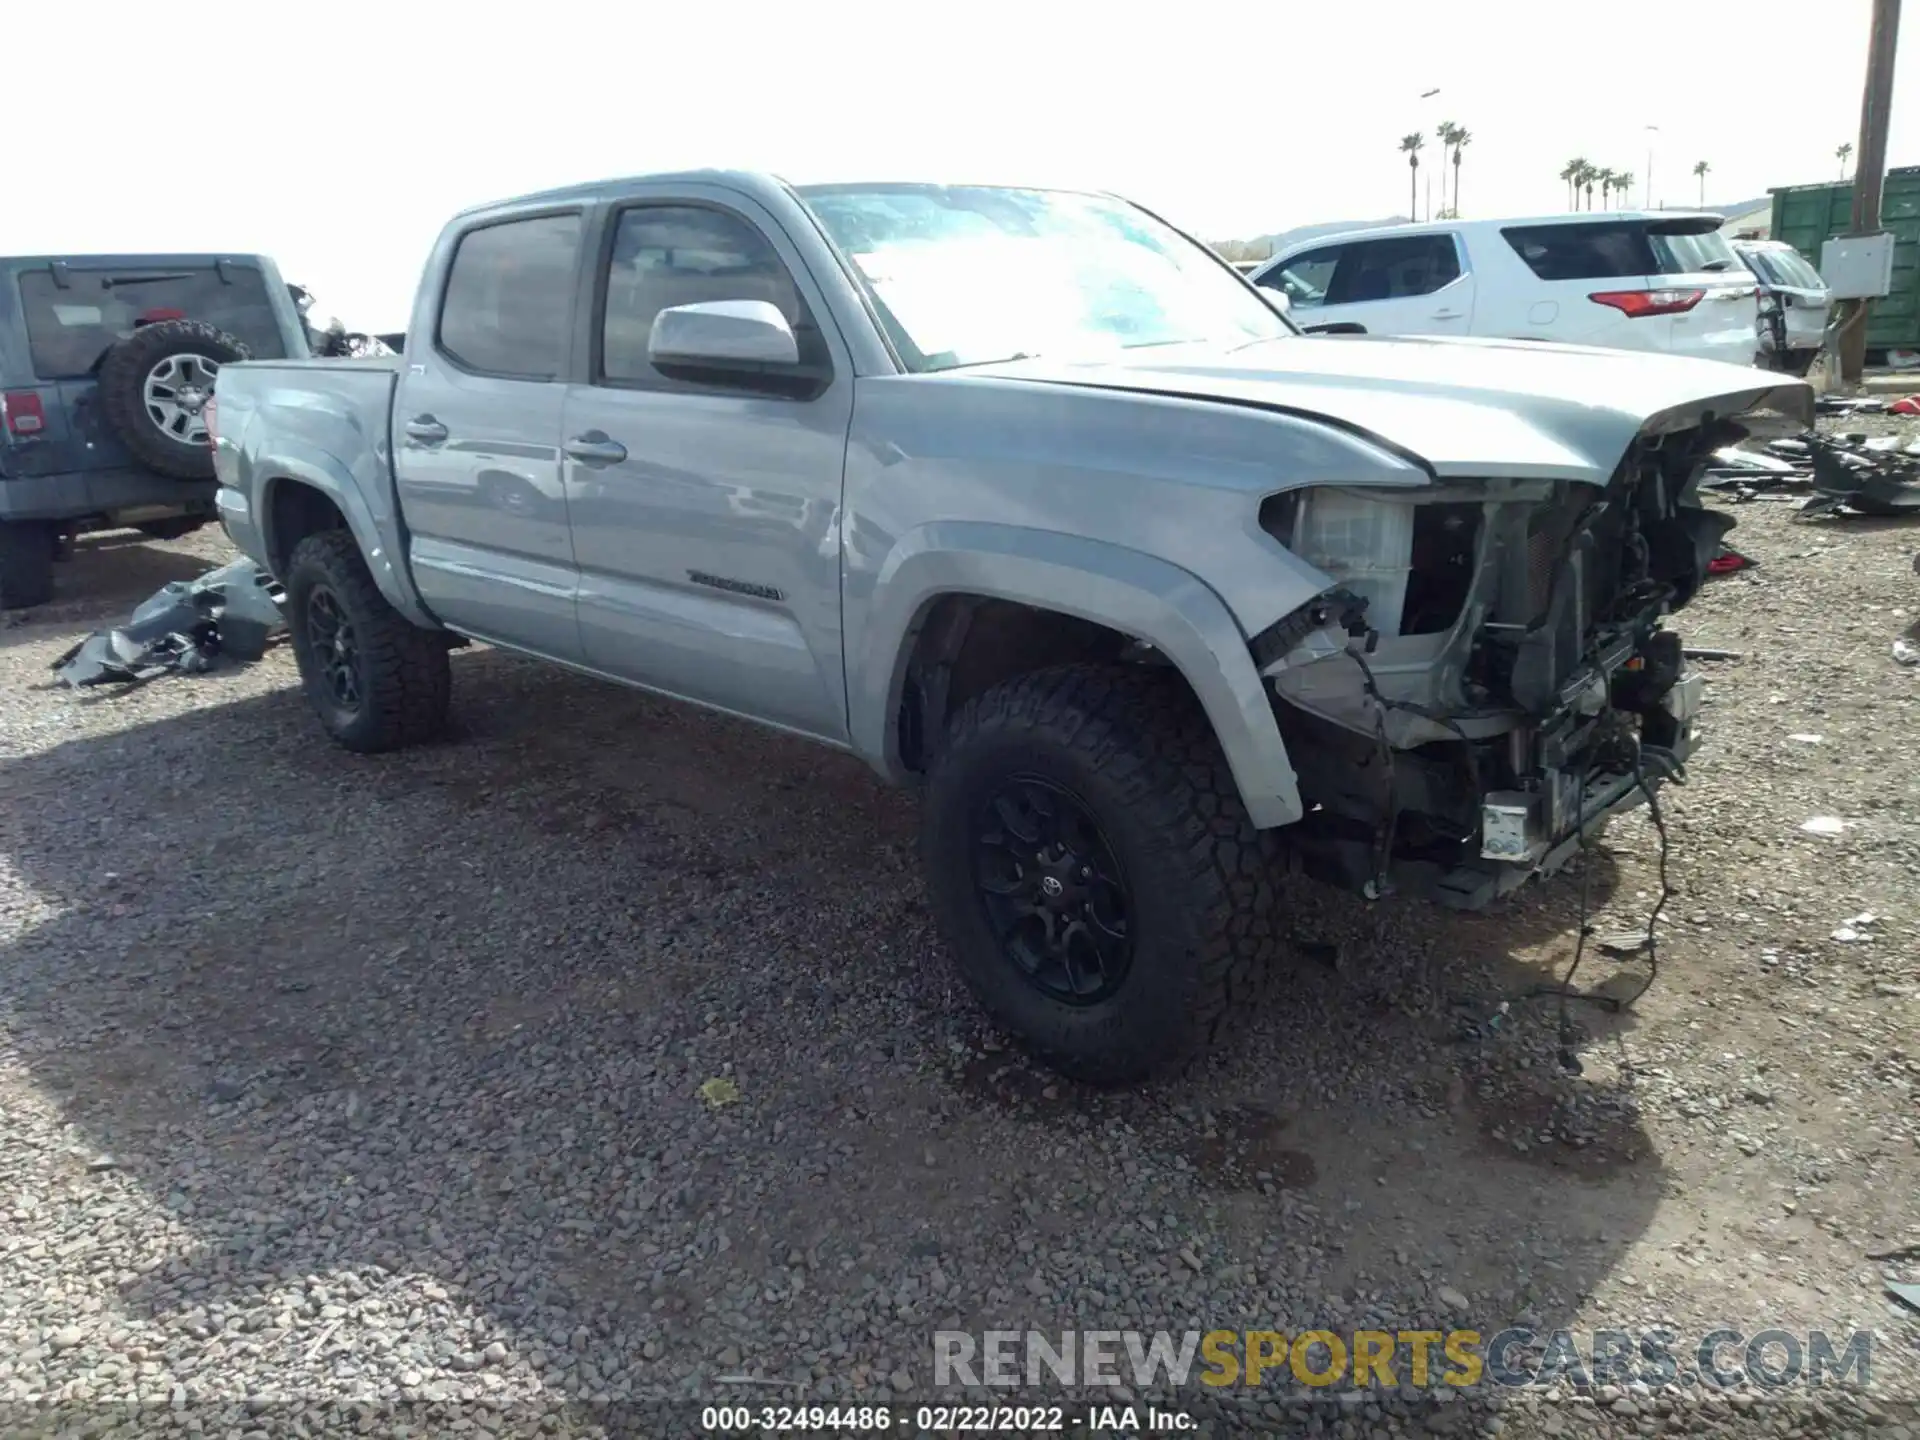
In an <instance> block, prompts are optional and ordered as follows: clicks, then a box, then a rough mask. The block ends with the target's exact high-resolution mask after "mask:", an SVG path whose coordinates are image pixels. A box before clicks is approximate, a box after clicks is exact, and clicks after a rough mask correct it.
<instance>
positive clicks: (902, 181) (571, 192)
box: [453, 169, 1106, 220]
mask: <svg viewBox="0 0 1920 1440" xmlns="http://www.w3.org/2000/svg"><path fill="white" fill-rule="evenodd" d="M640 184H648V185H657V184H678V185H718V186H722V187H724V188H727V189H731V190H738V191H742V192H744V193H745V194H748V195H752V196H755V197H758V198H762V199H764V198H767V197H769V196H778V195H783V194H785V193H787V192H788V191H790V190H792V191H798V192H799V193H800V194H802V195H804V194H806V193H807V192H808V191H809V190H815V189H827V188H829V187H835V188H837V187H842V186H845V187H850V188H851V187H860V186H869V185H870V186H874V187H882V186H892V185H950V184H968V185H981V186H998V187H1002V188H1006V189H1018V190H1064V191H1069V192H1072V193H1076V194H1083V195H1093V194H1104V193H1106V192H1104V191H1098V190H1093V189H1089V188H1087V187H1084V186H1074V185H1034V184H1022V183H1019V182H1014V181H986V180H970V181H956V180H953V179H951V178H945V179H934V178H929V177H927V176H917V177H910V178H902V177H898V176H896V177H894V178H891V179H882V178H878V177H875V176H871V175H869V176H854V177H835V178H832V179H820V180H818V181H810V180H789V179H787V178H786V177H785V176H781V175H773V174H769V173H768V172H766V171H762V170H722V169H704V170H665V171H660V172H658V173H656V174H644V175H623V176H610V177H608V178H605V179H601V180H588V181H582V182H580V183H578V184H574V185H562V186H559V187H557V188H555V189H551V190H536V191H534V192H532V193H531V194H527V195H512V196H506V197H502V198H500V199H497V200H489V201H486V202H484V203H482V204H478V205H469V206H468V207H467V208H466V209H464V210H462V211H460V212H459V213H458V214H457V215H455V216H454V217H453V218H454V219H455V220H465V219H468V218H470V217H472V216H475V215H485V214H488V213H490V212H492V211H495V210H505V209H510V208H512V209H518V208H521V207H524V206H528V205H550V204H565V203H567V202H569V201H582V202H584V201H589V200H595V199H598V198H599V197H600V196H601V195H602V194H603V193H605V192H606V191H609V190H618V189H624V188H625V187H627V186H631V185H640Z"/></svg>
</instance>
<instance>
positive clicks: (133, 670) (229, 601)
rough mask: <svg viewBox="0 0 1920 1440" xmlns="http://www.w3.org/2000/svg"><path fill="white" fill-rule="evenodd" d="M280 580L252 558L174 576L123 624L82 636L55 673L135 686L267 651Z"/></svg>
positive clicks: (275, 625) (278, 623)
mask: <svg viewBox="0 0 1920 1440" xmlns="http://www.w3.org/2000/svg"><path fill="white" fill-rule="evenodd" d="M282 598H283V597H282V594H281V590H280V587H279V585H277V584H276V583H275V582H274V580H273V577H272V576H270V575H268V574H267V572H266V571H265V570H262V569H261V568H260V567H259V566H258V565H256V564H255V563H254V562H253V561H251V560H236V561H234V562H233V563H232V564H231V565H222V566H221V567H220V568H219V569H218V570H211V571H209V572H208V573H206V574H205V575H202V576H201V577H200V578H199V579H198V580H176V581H174V582H173V583H172V584H170V585H164V586H162V587H161V588H160V589H159V590H158V591H156V592H155V593H154V594H153V595H152V596H150V597H149V598H147V599H146V600H143V601H141V602H140V604H139V605H138V606H137V607H136V608H135V610H134V612H133V616H132V618H131V619H130V620H128V622H127V623H126V624H125V625H123V626H119V627H117V628H115V629H112V630H100V631H96V632H95V633H94V634H92V635H89V636H88V637H87V638H86V639H85V640H82V641H81V642H80V643H79V644H78V645H75V646H74V647H73V648H72V649H71V650H69V651H67V653H66V654H64V655H62V656H61V657H60V658H59V659H58V660H56V661H54V662H53V672H54V675H55V676H56V677H57V678H58V679H59V680H61V681H62V682H64V683H65V684H67V685H70V686H72V687H74V688H75V689H79V688H80V687H82V686H86V685H137V684H140V683H143V682H145V681H147V680H151V679H153V678H154V677H155V676H157V675H165V674H168V673H185V674H189V675H197V674H201V673H203V672H205V671H207V670H210V669H212V668H213V665H214V662H215V661H216V660H219V659H222V658H225V659H228V660H237V661H241V662H246V661H250V660H258V659H259V658H260V657H261V656H262V655H264V654H265V653H266V650H267V642H268V641H269V640H270V639H271V638H272V637H273V634H274V632H275V631H277V630H280V629H282V628H284V627H285V625H286V617H285V616H284V615H283V614H282V612H281V609H280V603H281V600H282Z"/></svg>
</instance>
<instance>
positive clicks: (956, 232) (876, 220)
mask: <svg viewBox="0 0 1920 1440" xmlns="http://www.w3.org/2000/svg"><path fill="white" fill-rule="evenodd" d="M799 193H800V195H801V198H802V199H804V200H805V201H806V203H807V205H808V206H809V207H810V208H811V209H812V210H813V212H814V214H815V216H817V217H818V219H819V221H820V223H821V225H822V226H823V227H824V228H825V229H826V231H827V233H828V234H829V235H830V236H832V238H833V240H834V241H835V242H836V243H837V244H838V245H839V246H840V248H841V250H842V251H844V252H845V253H846V255H847V256H848V258H849V259H850V260H851V261H852V262H853V265H854V268H855V269H856V270H858V271H859V273H860V278H861V279H862V280H863V281H864V282H865V283H866V286H867V288H868V290H869V291H870V292H871V293H872V295H873V297H874V299H875V300H876V301H877V302H878V309H879V314H880V319H881V323H882V324H883V325H884V326H885V327H886V329H887V332H888V335H889V336H890V338H891V339H892V340H893V343H894V345H895V347H896V348H897V349H898V350H899V352H900V355H901V358H902V360H903V361H905V363H906V365H907V367H908V368H909V369H911V370H915V371H928V370H951V369H954V368H956V367H959V366H963V365H985V364H989V363H991V362H993V361H996V360H1015V359H1025V358H1027V357H1029V356H1034V355H1046V356H1048V357H1050V358H1059V357H1068V358H1083V357H1089V356H1099V355H1101V354H1110V353H1112V352H1113V351H1116V350H1130V349H1139V348H1142V347H1144V346H1149V345H1177V344H1182V343H1186V342H1192V341H1211V342H1214V343H1218V344H1226V345H1245V344H1249V343H1251V342H1253V341H1256V340H1268V339H1272V338H1274V337H1275V336H1279V335H1292V334H1297V333H1298V332H1297V331H1295V330H1294V329H1293V327H1292V326H1290V325H1289V324H1287V322H1286V321H1285V320H1283V319H1282V318H1281V317H1280V314H1279V312H1278V311H1277V310H1275V309H1274V308H1273V307H1272V306H1270V305H1268V304H1267V303H1266V302H1265V301H1264V300H1262V299H1261V298H1260V297H1259V296H1258V295H1257V294H1256V293H1254V292H1253V291H1252V290H1250V289H1249V288H1248V287H1247V285H1246V284H1245V283H1244V282H1243V281H1242V280H1240V278H1239V277H1238V276H1236V275H1235V274H1234V273H1233V272H1232V270H1230V269H1229V268H1228V267H1227V265H1226V264H1225V263H1224V262H1223V261H1220V260H1217V259H1215V258H1214V257H1213V256H1212V255H1211V254H1210V253H1208V252H1207V251H1206V250H1204V249H1202V248H1201V247H1200V246H1198V245H1196V244H1195V243H1194V242H1192V241H1190V240H1187V239H1185V238H1184V237H1182V236H1181V235H1179V234H1177V233H1176V232H1174V231H1173V230H1171V229H1169V228H1168V227H1167V226H1165V225H1162V224H1161V223H1159V222H1158V221H1156V220H1155V219H1153V218H1152V217H1151V216H1150V215H1148V214H1146V213H1145V212H1144V211H1142V210H1139V209H1136V208H1135V207H1134V206H1131V205H1128V204H1126V203H1125V202H1123V201H1119V200H1114V199H1110V198H1107V197H1103V196H1098V195H1085V194H1079V193H1075V192H1071V191H1060V190H1010V189H998V188H989V187H983V186H941V185H830V186H813V187H808V188H804V189H802V190H801V191H800V192H799Z"/></svg>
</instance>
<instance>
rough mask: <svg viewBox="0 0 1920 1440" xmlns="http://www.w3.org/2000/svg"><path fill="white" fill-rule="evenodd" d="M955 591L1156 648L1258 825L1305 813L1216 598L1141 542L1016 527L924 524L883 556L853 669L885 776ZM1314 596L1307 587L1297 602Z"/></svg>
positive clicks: (1255, 681) (858, 715)
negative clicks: (1208, 728) (1207, 725)
mask: <svg viewBox="0 0 1920 1440" xmlns="http://www.w3.org/2000/svg"><path fill="white" fill-rule="evenodd" d="M955 593H964V594H969V595H979V596H983V597H986V598H989V599H996V600H1008V601H1013V602H1015V603H1017V604H1021V605H1030V606H1033V607H1035V608H1037V609H1042V610H1054V611H1058V612H1060V613H1061V614H1065V615H1073V616H1077V617H1079V618H1080V619H1083V620H1090V621H1092V622H1094V623H1096V624H1099V625H1105V626H1108V627H1110V628H1113V629H1117V630H1120V631H1123V632H1124V633H1126V634H1128V635H1131V636H1133V637H1134V638H1135V639H1137V640H1141V641H1144V642H1145V643H1146V644H1148V645H1151V646H1152V647H1153V648H1154V649H1155V650H1157V651H1159V652H1160V653H1161V654H1162V655H1164V656H1165V657H1166V658H1167V659H1168V660H1169V661H1170V662H1172V664H1173V665H1174V666H1175V667H1176V668H1177V669H1178V670H1179V671H1180V673H1181V675H1182V676H1184V677H1185V679H1186V680H1187V683H1188V684H1189V685H1190V686H1191V687H1192V689H1193V692H1194V694H1195V695H1196V696H1198V697H1199V700H1200V704H1201V706H1202V707H1203V708H1204V709H1205V710H1206V713H1207V718H1208V720H1209V721H1210V722H1211V723H1212V725H1213V730H1214V734H1215V735H1216V736H1217V737H1218V738H1219V741H1220V746H1221V749H1222V750H1224V751H1225V752H1226V757H1227V764H1228V766H1229V767H1230V768H1231V770H1232V772H1233V778H1234V782H1235V784H1236V785H1237V786H1238V787H1239V790H1240V798H1241V801H1242V802H1243V803H1244V804H1245V805H1246V807H1247V814H1248V815H1249V816H1250V817H1251V818H1252V820H1253V823H1254V824H1255V825H1256V826H1258V827H1259V828H1261V829H1271V828H1272V827H1274V826H1278V825H1290V824H1292V823H1293V822H1294V821H1296V820H1298V819H1299V818H1300V816H1301V815H1302V814H1303V813H1304V811H1303V807H1302V805H1301V800H1300V789H1299V785H1298V784H1297V782H1296V781H1295V778H1294V773H1293V767H1292V765H1291V764H1289V762H1288V759H1287V746H1286V742H1285V741H1284V740H1283V739H1282V738H1281V735H1280V727H1279V725H1278V723H1277V722H1276V721H1275V719H1274V715H1273V707H1272V705H1271V704H1270V703H1269V702H1268V699H1267V693H1266V689H1265V684H1264V682H1263V681H1262V680H1261V678H1260V674H1259V672H1258V671H1257V670H1256V669H1255V668H1254V664H1253V657H1252V656H1251V655H1250V654H1249V653H1248V650H1247V640H1246V636H1245V635H1244V634H1243V633H1242V632H1241V630H1240V627H1239V625H1238V624H1237V623H1236V622H1235V621H1234V618H1233V616H1232V615H1231V614H1229V613H1228V611H1227V607H1226V605H1225V604H1223V603H1222V602H1221V600H1220V598H1219V596H1217V595H1216V594H1214V592H1213V591H1212V590H1211V589H1209V588H1208V587H1207V586H1206V585H1205V584H1204V583H1203V582H1202V581H1201V580H1200V579H1199V577H1198V576H1195V575H1193V574H1191V573H1190V572H1188V571H1186V570H1182V569H1180V568H1179V567H1178V566H1175V565H1171V564H1169V563H1168V562H1166V561H1164V560H1158V559H1155V558H1154V557H1152V556H1150V555H1144V554H1142V553H1140V552H1139V551H1137V550H1128V549H1125V548H1123V547H1121V546H1118V545H1111V544H1107V543H1105V542H1102V541H1097V540H1087V539H1082V538H1078V537H1074V536H1069V535H1062V534H1059V533H1056V532H1052V531H1042V530H1030V529H1025V528H1022V527H1018V526H1012V525H995V524H987V523H979V522H968V521H953V522H939V523H935V524H931V525H925V526H922V527H921V528H919V529H918V530H915V531H914V532H913V533H912V534H910V535H908V536H906V537H904V538H903V539H902V541H901V542H900V544H899V545H898V546H896V547H895V548H894V550H893V551H892V553H891V554H890V555H889V556H888V557H887V560H886V563H885V565H884V566H883V568H882V570H881V572H880V575H879V578H878V583H877V585H876V586H875V594H876V595H878V596H882V597H884V606H883V608H880V609H877V610H876V611H875V612H874V614H873V615H872V618H871V622H870V624H869V625H868V627H867V631H866V644H865V646H864V647H863V648H864V654H862V655H861V656H860V657H859V658H858V661H857V663H855V664H850V665H849V667H848V676H847V681H848V690H849V692H850V693H849V695H848V701H849V709H850V712H851V714H850V719H851V721H852V731H853V744H854V748H855V749H856V750H858V751H860V752H861V753H864V754H869V755H877V756H883V757H884V759H883V760H882V761H881V762H880V763H879V764H878V765H876V768H877V769H879V770H880V772H881V774H883V775H885V776H887V777H888V778H889V779H892V780H894V781H896V782H904V781H905V780H906V778H907V774H906V767H905V765H904V764H903V763H902V761H901V758H900V737H899V734H898V733H897V717H898V715H899V713H900V701H901V696H902V694H903V692H904V687H905V685H906V675H907V661H908V657H909V656H910V655H911V654H912V652H913V646H914V641H915V639H916V638H917V636H918V633H919V628H920V626H921V624H922V623H924V621H925V618H926V616H927V614H928V612H929V611H930V610H931V608H932V606H933V603H934V602H935V601H936V600H938V599H940V598H941V597H942V596H944V595H949V594H955ZM1311 593H1312V592H1311V588H1310V587H1304V586H1303V587H1302V588H1301V594H1300V595H1299V597H1298V601H1299V603H1304V602H1305V601H1306V600H1307V599H1308V598H1310V595H1311ZM1283 603H1284V602H1283ZM850 658H851V657H850Z"/></svg>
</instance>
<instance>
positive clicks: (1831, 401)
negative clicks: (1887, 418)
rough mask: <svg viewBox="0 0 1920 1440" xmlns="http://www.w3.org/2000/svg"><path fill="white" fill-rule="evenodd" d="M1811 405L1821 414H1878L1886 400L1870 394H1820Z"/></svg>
mask: <svg viewBox="0 0 1920 1440" xmlns="http://www.w3.org/2000/svg"><path fill="white" fill-rule="evenodd" d="M1813 406H1814V409H1815V411H1816V412H1818V413H1819V414H1821V415H1878V414H1881V413H1883V412H1884V411H1885V410H1886V408H1887V402H1886V401H1885V400H1882V399H1880V398H1878V397H1877V396H1872V395H1822V396H1819V397H1818V398H1817V399H1815V400H1814V402H1813Z"/></svg>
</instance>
